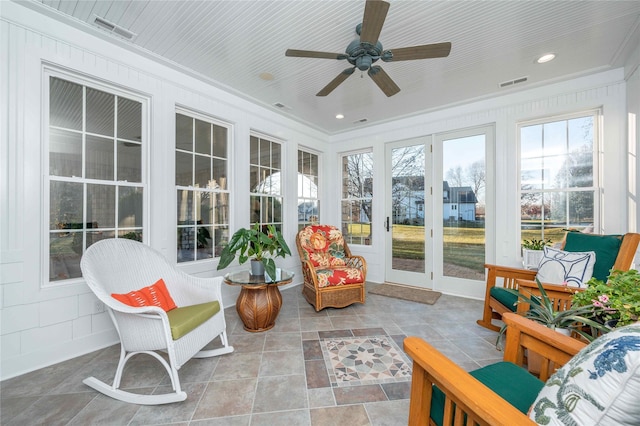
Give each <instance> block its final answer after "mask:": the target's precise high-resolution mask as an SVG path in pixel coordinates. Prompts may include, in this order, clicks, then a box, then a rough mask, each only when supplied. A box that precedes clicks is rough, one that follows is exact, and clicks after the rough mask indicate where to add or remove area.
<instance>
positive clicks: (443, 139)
mask: <svg viewBox="0 0 640 426" xmlns="http://www.w3.org/2000/svg"><path fill="white" fill-rule="evenodd" d="M493 141H494V130H493V126H484V127H478V128H472V129H465V130H460V131H455V132H448V133H441V134H436V135H431V136H425V137H421V138H416V139H410V140H406V141H399V142H393V143H389V144H387V145H386V148H385V158H386V161H385V163H386V169H385V176H386V177H387V178H386V185H385V186H386V191H385V194H386V196H385V231H386V232H385V234H386V240H385V251H386V252H385V271H386V272H385V280H386V281H388V282H395V283H399V284H405V285H411V286H415V287H423V288H431V289H434V290H439V291H442V292H445V293H449V294H459V295H463V296H470V297H482V295H483V294H480V293H481V292H482V291H484V290H483V289H484V275H485V272H484V263H485V257H486V256H485V251H486V249H485V248H486V246H487V235H492V232H487V224H489V225H488V226H489V228H491V229H490V231H491V230H492V229H493V228H492V225H491V223H492V222H491V221H487V220H486V219H487V217H491V215H492V213H493V210H492V207H491V203H490V202H488V200H489V201H491V200H493V192H492V188H493V173H492V172H491V170H492V164H487V161H486V160H487V158H493V155H491V153H492V149H493V148H492V147H493ZM487 215H489V216H487Z"/></svg>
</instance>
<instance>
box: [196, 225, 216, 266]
mask: <svg viewBox="0 0 640 426" xmlns="http://www.w3.org/2000/svg"><path fill="white" fill-rule="evenodd" d="M196 232H197V233H198V241H197V245H198V250H197V257H196V259H210V258H212V257H213V226H198V227H197V231H196Z"/></svg>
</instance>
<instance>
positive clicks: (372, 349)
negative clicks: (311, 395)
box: [320, 336, 411, 387]
mask: <svg viewBox="0 0 640 426" xmlns="http://www.w3.org/2000/svg"><path fill="white" fill-rule="evenodd" d="M320 346H321V347H322V355H323V357H324V361H325V364H326V365H327V371H328V372H329V381H330V382H331V386H333V387H336V386H337V387H341V386H358V385H369V384H379V383H391V382H405V381H409V380H411V363H410V361H409V359H408V358H407V356H406V355H405V354H404V352H402V350H401V349H400V348H399V347H398V345H397V344H396V343H395V342H394V341H393V339H392V338H391V337H389V336H360V337H341V338H331V339H321V340H320Z"/></svg>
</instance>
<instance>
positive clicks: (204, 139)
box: [195, 120, 211, 155]
mask: <svg viewBox="0 0 640 426" xmlns="http://www.w3.org/2000/svg"><path fill="white" fill-rule="evenodd" d="M195 122H196V152H198V153H200V154H206V155H211V124H209V123H207V122H204V121H201V120H195Z"/></svg>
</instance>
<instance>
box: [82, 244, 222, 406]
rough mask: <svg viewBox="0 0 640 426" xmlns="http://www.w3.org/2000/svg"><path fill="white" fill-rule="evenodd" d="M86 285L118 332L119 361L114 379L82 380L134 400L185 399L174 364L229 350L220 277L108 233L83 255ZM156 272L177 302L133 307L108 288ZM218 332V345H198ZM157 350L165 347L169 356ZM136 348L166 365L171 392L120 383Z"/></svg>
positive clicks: (150, 278)
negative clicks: (142, 391) (143, 391)
mask: <svg viewBox="0 0 640 426" xmlns="http://www.w3.org/2000/svg"><path fill="white" fill-rule="evenodd" d="M81 268H82V274H83V277H84V279H85V280H86V282H87V285H88V286H89V288H91V290H92V291H93V292H94V294H95V295H96V296H97V297H98V299H99V300H100V301H101V302H103V303H104V304H105V305H106V307H107V310H108V312H109V315H110V316H111V319H112V320H113V323H114V325H115V328H116V330H117V332H118V335H119V336H120V343H121V345H120V347H121V349H120V361H119V363H118V367H117V369H116V373H115V377H114V380H113V385H111V386H109V385H107V384H106V383H104V382H102V381H100V380H98V379H96V378H95V377H89V378H87V379H85V380H84V381H83V383H85V384H86V385H88V386H90V387H92V388H94V389H95V390H97V391H98V392H101V393H103V394H105V395H107V396H110V397H112V398H115V399H118V400H121V401H124V402H128V403H134V404H142V405H156V404H167V403H171V402H178V401H184V400H185V399H186V398H187V394H186V393H185V392H184V391H182V389H181V388H180V378H179V376H178V370H179V369H180V367H182V366H183V365H184V364H185V363H186V362H187V361H189V360H190V359H191V358H206V357H212V356H217V355H222V354H227V353H230V352H233V347H232V346H229V344H228V342H227V334H226V323H225V318H224V308H223V306H222V295H221V286H222V278H221V277H216V278H196V277H193V276H191V275H188V274H186V273H184V272H182V271H180V270H178V269H176V268H175V267H174V266H173V265H171V264H170V263H169V262H168V261H167V260H166V259H165V258H164V257H163V256H162V254H160V253H159V252H157V251H155V250H154V249H152V248H151V247H149V246H147V245H144V244H142V243H139V242H136V241H132V240H126V239H107V240H102V241H99V242H97V243H95V244H93V245H92V246H90V247H89V248H88V249H87V251H86V253H85V254H84V256H83V257H82V261H81ZM160 278H162V279H163V280H164V282H165V283H166V288H167V290H168V292H169V295H170V296H171V298H172V299H173V300H174V301H175V304H176V305H177V306H178V307H177V308H175V309H173V310H170V311H168V312H165V311H164V310H163V309H162V308H160V307H158V306H144V307H133V306H129V305H127V304H124V303H121V302H120V301H118V300H116V299H115V298H114V297H112V294H114V293H115V294H121V293H128V292H131V291H135V290H138V289H140V288H143V287H146V286H150V285H152V284H154V283H155V282H156V281H158V280H159V279H160ZM218 336H219V337H220V340H221V343H222V347H220V348H217V349H212V350H202V349H203V348H204V347H205V346H206V345H207V344H208V343H209V342H211V341H212V340H213V339H215V338H216V337H218ZM157 351H162V352H166V353H167V355H168V362H167V360H165V358H164V357H162V356H160V355H159V354H158V353H157ZM137 354H147V355H150V356H152V357H154V358H155V359H156V360H158V361H159V362H160V363H161V364H162V366H163V367H164V368H165V369H166V370H167V373H168V374H169V377H170V379H171V384H172V386H173V390H174V392H172V393H167V394H163V395H139V394H135V393H130V392H126V391H124V390H122V389H120V380H121V378H122V373H123V371H124V367H125V364H126V363H127V361H128V360H129V359H131V357H133V356H134V355H137Z"/></svg>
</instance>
